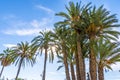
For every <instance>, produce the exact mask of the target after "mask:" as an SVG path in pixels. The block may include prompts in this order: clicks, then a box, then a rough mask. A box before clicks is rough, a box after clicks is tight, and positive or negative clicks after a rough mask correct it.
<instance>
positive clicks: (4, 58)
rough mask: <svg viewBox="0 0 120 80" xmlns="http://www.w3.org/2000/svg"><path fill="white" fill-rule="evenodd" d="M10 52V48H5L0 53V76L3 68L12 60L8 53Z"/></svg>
mask: <svg viewBox="0 0 120 80" xmlns="http://www.w3.org/2000/svg"><path fill="white" fill-rule="evenodd" d="M11 53H12V50H10V49H9V48H7V49H6V50H3V53H1V54H0V60H1V65H2V70H1V72H0V78H1V76H2V73H3V70H4V68H5V67H6V66H9V65H10V64H11V63H12V62H13V61H14V60H13V59H12V57H10V54H11Z"/></svg>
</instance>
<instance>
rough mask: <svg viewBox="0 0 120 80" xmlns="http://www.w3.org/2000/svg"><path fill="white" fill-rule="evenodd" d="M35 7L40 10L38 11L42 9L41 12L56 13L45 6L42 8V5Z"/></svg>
mask: <svg viewBox="0 0 120 80" xmlns="http://www.w3.org/2000/svg"><path fill="white" fill-rule="evenodd" d="M35 7H36V8H38V9H40V10H44V11H46V12H48V13H54V11H53V10H52V9H50V8H47V7H45V6H42V5H36V6H35Z"/></svg>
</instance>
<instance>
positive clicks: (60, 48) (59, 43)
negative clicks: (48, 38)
mask: <svg viewBox="0 0 120 80" xmlns="http://www.w3.org/2000/svg"><path fill="white" fill-rule="evenodd" d="M68 34H69V33H68V28H66V27H64V26H55V29H54V33H53V34H52V36H53V38H54V40H55V45H56V47H57V48H56V52H57V54H62V55H63V63H64V66H65V73H66V79H67V80H70V74H69V65H68V61H67V57H68V52H67V45H66V43H67V40H68V38H69V36H68Z"/></svg>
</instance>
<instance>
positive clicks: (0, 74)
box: [0, 66, 5, 78]
mask: <svg viewBox="0 0 120 80" xmlns="http://www.w3.org/2000/svg"><path fill="white" fill-rule="evenodd" d="M4 67H5V66H2V70H1V72H0V78H1V76H2V73H3V70H4Z"/></svg>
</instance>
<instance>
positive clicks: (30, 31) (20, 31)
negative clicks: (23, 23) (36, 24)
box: [4, 29, 41, 36]
mask: <svg viewBox="0 0 120 80" xmlns="http://www.w3.org/2000/svg"><path fill="white" fill-rule="evenodd" d="M40 31H41V29H18V30H6V31H5V32H4V33H5V34H8V35H19V36H26V35H34V34H38V33H39V32H40Z"/></svg>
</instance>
